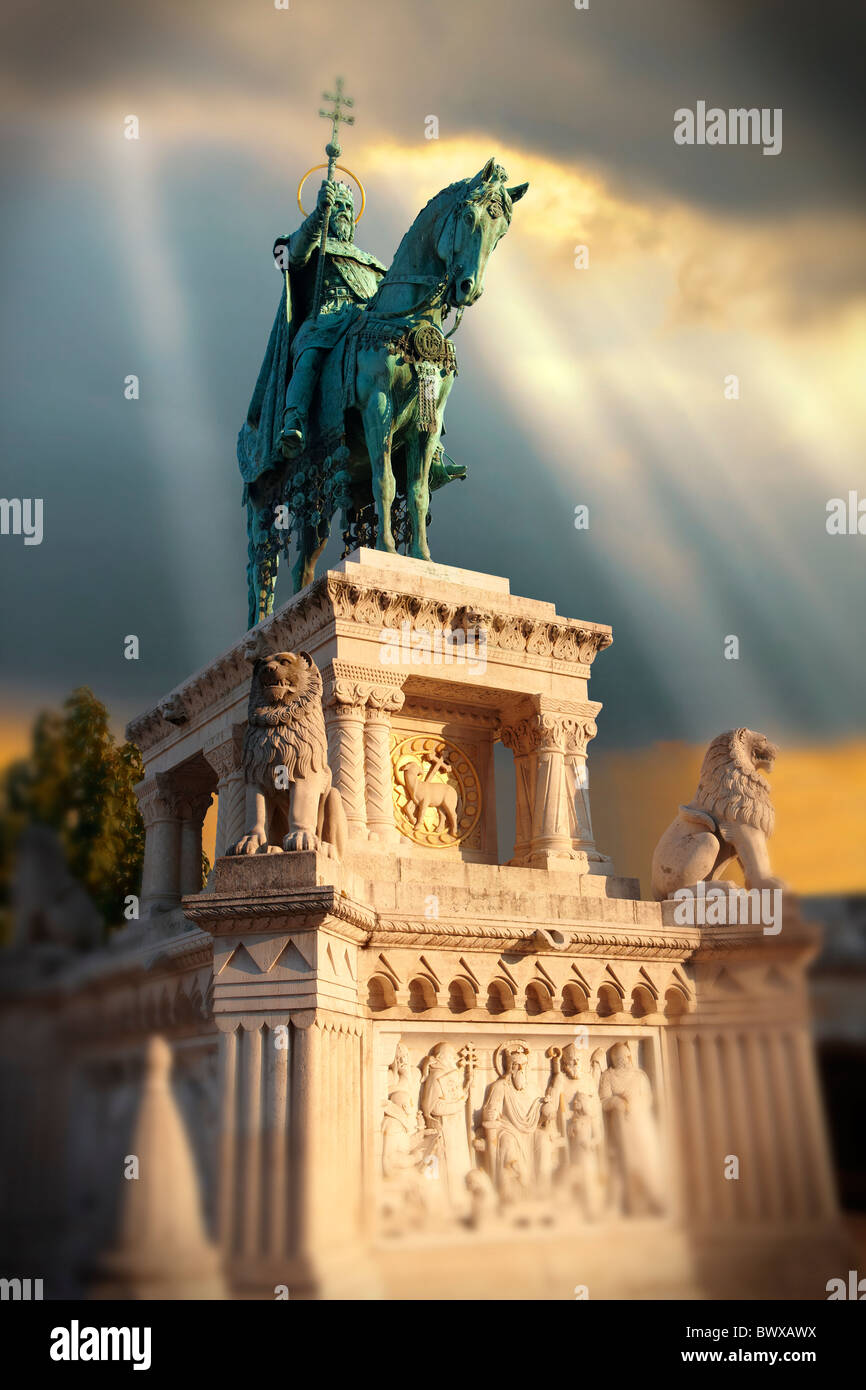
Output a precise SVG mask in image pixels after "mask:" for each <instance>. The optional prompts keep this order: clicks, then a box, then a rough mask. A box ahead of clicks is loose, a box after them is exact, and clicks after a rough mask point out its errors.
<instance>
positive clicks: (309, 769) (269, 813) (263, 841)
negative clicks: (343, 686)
mask: <svg viewBox="0 0 866 1390" xmlns="http://www.w3.org/2000/svg"><path fill="white" fill-rule="evenodd" d="M243 771H244V777H245V780H246V786H247V808H246V810H247V820H246V823H247V826H248V827H249V828H248V830H247V833H246V834H245V835H244V836H243V837H242V838H241V839H240V840H239V841H238V842H237V844H236V845H233V846H232V847H231V848H230V849H229V850H227V853H228V854H271V853H274V852H277V851H279V850H280V849H283V850H317V849H321V850H324V851H325V852H326V853H327V854H330V855H331V856H332V858H335V859H341V858H342V857H343V854H344V851H345V845H346V816H345V812H344V810H343V803H342V800H341V797H340V793H339V792H338V791H337V789H336V788H335V787H333V786H332V785H331V770H330V768H329V766H328V754H327V739H326V737H325V720H324V716H323V714H322V677H321V676H320V674H319V671H318V668H317V667H316V664H315V662H314V661H313V659H312V657H311V656H309V655H308V653H307V652H297V653H295V652H273V653H272V654H270V655H267V656H259V657H258V658H257V659H256V661H255V664H254V666H253V678H252V685H251V687H250V702H249V711H248V714H247V730H246V733H245V735H244V748H243Z"/></svg>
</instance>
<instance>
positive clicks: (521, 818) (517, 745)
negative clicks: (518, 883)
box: [500, 719, 535, 866]
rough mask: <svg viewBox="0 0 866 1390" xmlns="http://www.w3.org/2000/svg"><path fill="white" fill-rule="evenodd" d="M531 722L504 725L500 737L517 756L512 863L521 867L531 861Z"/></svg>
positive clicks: (533, 760) (532, 788) (532, 796)
mask: <svg viewBox="0 0 866 1390" xmlns="http://www.w3.org/2000/svg"><path fill="white" fill-rule="evenodd" d="M530 723H531V721H530V720H528V719H521V720H520V721H519V722H518V723H517V724H506V725H503V727H502V729H501V731H500V737H501V739H502V742H503V744H504V745H505V747H506V748H510V749H511V752H512V753H513V755H514V784H515V817H514V853H513V855H512V857H511V860H510V863H511V864H513V865H515V866H522V865H524V864H528V863H529V851H530V842H531V840H532V806H533V802H534V799H535V752H534V746H533V739H532V736H531V732H530V728H529V725H530Z"/></svg>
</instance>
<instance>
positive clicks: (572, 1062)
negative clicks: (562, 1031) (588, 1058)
mask: <svg viewBox="0 0 866 1390" xmlns="http://www.w3.org/2000/svg"><path fill="white" fill-rule="evenodd" d="M562 1070H563V1071H564V1072H565V1074H566V1076H567V1077H568V1078H569V1080H570V1081H578V1080H579V1079H580V1077H581V1076H582V1074H583V1057H582V1054H581V1053H580V1052H578V1050H577V1048H576V1047H573V1046H571V1045H569V1046H568V1047H565V1048H563V1050H562Z"/></svg>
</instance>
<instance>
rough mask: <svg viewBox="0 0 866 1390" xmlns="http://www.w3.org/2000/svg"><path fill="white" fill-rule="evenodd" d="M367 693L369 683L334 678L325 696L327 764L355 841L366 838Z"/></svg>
mask: <svg viewBox="0 0 866 1390" xmlns="http://www.w3.org/2000/svg"><path fill="white" fill-rule="evenodd" d="M368 693H369V686H365V685H362V684H359V683H358V682H357V681H346V680H339V679H333V678H332V683H331V693H330V695H329V696H327V695H326V699H325V711H324V713H325V728H326V730H327V733H328V765H329V767H330V769H331V773H332V775H333V778H334V786H335V787H336V788H337V790H338V792H339V793H340V796H341V797H342V798H343V810H344V811H345V812H346V820H347V822H348V826H349V837H350V839H353V840H366V838H367V805H366V799H365V794H364V712H365V708H366V702H367V695H368Z"/></svg>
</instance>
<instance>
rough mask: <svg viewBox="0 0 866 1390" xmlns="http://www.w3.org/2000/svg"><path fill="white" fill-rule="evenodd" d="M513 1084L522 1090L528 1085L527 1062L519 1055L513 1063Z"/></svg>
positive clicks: (515, 1087)
mask: <svg viewBox="0 0 866 1390" xmlns="http://www.w3.org/2000/svg"><path fill="white" fill-rule="evenodd" d="M511 1084H512V1086H513V1087H514V1089H515V1091H522V1090H523V1088H524V1086H525V1085H526V1064H525V1063H524V1062H523V1061H522V1060H521V1059H520V1058H517V1057H515V1058H514V1059H513V1061H512V1063H511Z"/></svg>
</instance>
